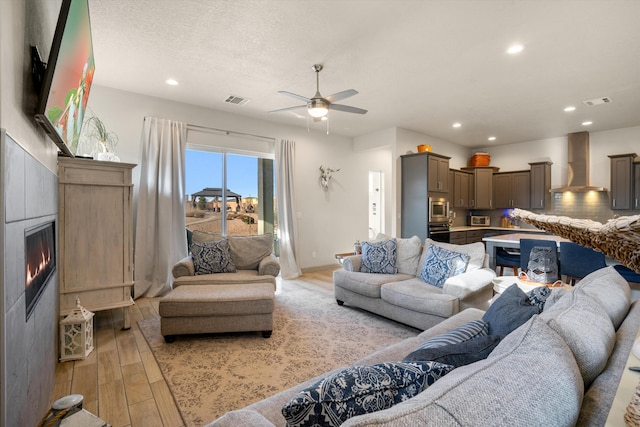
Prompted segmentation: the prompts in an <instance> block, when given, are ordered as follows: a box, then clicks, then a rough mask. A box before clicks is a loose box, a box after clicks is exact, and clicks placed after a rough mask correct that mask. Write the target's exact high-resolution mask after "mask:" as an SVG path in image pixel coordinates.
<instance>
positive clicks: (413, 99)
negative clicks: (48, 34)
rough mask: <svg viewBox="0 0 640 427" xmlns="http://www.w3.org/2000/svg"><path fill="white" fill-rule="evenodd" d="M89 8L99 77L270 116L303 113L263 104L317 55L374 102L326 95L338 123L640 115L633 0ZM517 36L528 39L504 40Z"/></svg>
mask: <svg viewBox="0 0 640 427" xmlns="http://www.w3.org/2000/svg"><path fill="white" fill-rule="evenodd" d="M90 12H91V19H92V28H93V38H94V52H95V58H96V75H95V80H94V82H95V83H96V84H99V85H103V86H108V87H113V88H118V89H122V90H126V91H132V92H137V93H141V94H146V95H152V96H157V97H161V98H168V99H173V100H176V101H181V102H185V103H189V104H195V105H200V106H204V107H208V108H212V109H216V110H222V111H226V112H229V113H234V114H240V115H244V116H249V117H255V118H259V119H262V120H270V121H275V122H280V123H284V124H287V125H294V126H300V127H306V126H307V119H306V116H305V111H304V109H301V110H296V111H295V112H294V113H291V112H288V113H268V112H269V111H270V110H275V109H280V108H285V107H289V106H293V105H299V104H300V101H297V100H295V99H293V98H289V97H286V96H284V95H281V94H278V93H277V92H278V91H279V90H286V91H290V92H293V93H296V94H299V95H303V96H306V97H311V96H313V94H314V93H315V84H316V83H315V75H314V72H313V71H312V69H311V67H312V65H313V64H316V63H320V64H323V65H324V67H325V69H324V70H323V71H322V72H321V73H320V91H321V93H322V95H323V96H328V95H330V94H332V93H335V92H339V91H342V90H346V89H352V88H353V89H356V90H357V91H358V92H360V93H359V94H358V95H356V96H353V97H351V98H348V99H345V100H343V101H340V103H341V104H346V105H353V106H356V107H360V108H364V109H367V110H369V112H368V113H367V114H366V115H364V116H362V115H357V114H349V113H345V112H340V111H331V112H330V113H329V116H330V131H331V132H332V133H336V134H342V135H347V136H359V135H363V134H367V133H371V132H375V131H378V130H381V129H386V128H390V127H394V126H398V127H402V128H406V129H409V130H413V131H416V132H420V133H424V134H427V135H431V136H434V137H437V138H441V139H444V140H447V141H453V142H456V143H458V144H461V145H465V146H468V147H481V146H487V145H490V144H492V143H489V142H487V137H488V136H491V135H494V136H496V137H497V140H496V141H495V142H494V143H493V144H507V143H514V142H521V141H532V140H538V139H544V138H550V137H557V136H561V135H564V134H566V133H569V132H576V131H581V130H589V131H591V132H593V131H600V130H607V129H616V128H623V127H629V126H638V125H640V25H639V24H638V17H639V16H640V1H638V0H623V1H620V0H606V1H604V0H603V1H596V0H590V1H585V0H580V1H565V0H553V1H552V0H549V1H546V0H535V1H532V0H522V1H498V0H469V1H465V0H458V1H449V0H447V1H429V0H424V1H408V0H395V1H392V0H370V1H360V0H350V1H346V0H342V1H338V0H324V1H310V0H286V1H285V0H270V1H256V0H228V1H226V0H225V1H222V0H209V1H205V0H200V1H196V0H136V1H134V0H90ZM514 42H519V43H522V44H524V45H525V46H526V48H525V50H524V51H523V52H522V53H521V54H519V55H515V56H513V55H507V54H506V53H505V50H506V48H507V47H508V46H509V45H510V44H512V43H514ZM167 78H174V79H176V80H178V81H179V82H180V84H179V85H178V86H168V85H166V84H165V83H164V81H165V80H166V79H167ZM229 95H236V96H241V97H246V98H249V99H250V100H251V101H250V102H249V103H247V104H246V105H243V106H238V105H232V104H229V103H225V102H224V100H225V99H226V98H227V97H228V96H229ZM603 96H607V97H610V98H611V99H612V100H613V102H611V103H609V104H605V105H600V106H594V107H587V106H585V105H584V104H583V102H582V101H584V100H588V99H593V98H597V97H603ZM567 105H574V106H576V107H577V109H576V111H574V112H573V113H565V112H563V108H564V107H565V106H567ZM584 120H591V121H593V125H592V126H590V127H588V128H585V127H583V126H582V125H581V123H582V122H583V121H584ZM454 122H460V123H462V127H461V128H459V129H453V128H452V124H453V123H454ZM311 126H312V127H319V128H320V129H324V124H322V123H316V124H313V123H312V124H311Z"/></svg>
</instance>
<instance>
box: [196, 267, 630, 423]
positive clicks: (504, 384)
mask: <svg viewBox="0 0 640 427" xmlns="http://www.w3.org/2000/svg"><path fill="white" fill-rule="evenodd" d="M500 298H503V296H501V297H500ZM493 304H496V302H494V303H493ZM483 313H484V312H483V311H482V310H478V309H474V308H469V309H466V310H463V311H462V312H460V313H458V314H456V315H454V316H452V317H451V318H448V319H446V320H444V321H443V322H441V323H439V324H437V325H435V326H434V327H432V328H430V329H428V330H426V331H424V332H422V333H421V334H420V335H418V336H417V337H414V338H408V339H405V340H403V341H401V342H399V343H396V344H394V345H391V346H389V347H387V348H385V349H382V350H380V351H377V352H375V353H373V354H371V355H369V356H367V357H364V358H363V359H360V360H358V361H356V362H355V363H354V365H368V364H376V363H382V362H390V361H398V360H402V359H403V358H404V357H405V356H406V355H407V354H408V353H410V352H412V351H413V350H414V349H415V348H416V347H417V346H418V345H419V344H420V343H422V342H423V341H425V340H426V339H428V338H431V337H434V336H436V335H439V334H442V333H444V332H447V331H450V330H452V329H454V328H456V327H458V326H461V325H463V324H465V323H467V322H469V321H471V320H476V319H480V318H482V317H483ZM639 326H640V303H638V302H634V303H633V304H631V297H630V289H629V285H628V283H627V282H626V281H625V280H624V279H623V278H622V277H621V276H620V275H619V274H618V273H617V272H616V271H615V270H614V269H613V268H611V267H607V268H604V269H601V270H598V271H596V272H594V273H592V274H591V275H589V276H587V277H586V278H584V279H583V280H582V281H580V282H579V283H578V284H577V285H576V286H575V288H574V289H573V290H569V291H566V290H563V289H554V290H553V291H552V293H551V295H550V296H549V298H548V299H547V302H546V305H545V306H544V311H543V312H542V313H541V314H535V315H533V317H531V318H530V319H529V320H528V321H526V323H524V324H522V325H521V326H520V327H518V328H517V329H515V330H514V331H513V332H511V333H510V334H508V335H507V336H506V337H504V338H503V339H502V341H501V342H500V343H499V344H498V346H497V347H495V349H494V350H493V351H492V352H491V354H489V356H488V357H487V358H486V359H484V360H480V361H477V362H475V363H471V364H468V365H466V366H461V367H458V368H456V369H454V370H453V371H451V372H450V373H448V374H447V375H445V376H444V377H442V378H440V379H439V380H437V381H436V382H435V383H433V385H431V386H430V387H428V388H427V389H426V390H424V391H423V392H421V393H419V394H418V395H417V396H415V397H413V398H411V399H408V400H406V401H404V402H402V403H399V404H396V405H395V406H392V407H391V408H389V409H385V410H382V411H378V412H373V413H370V414H366V415H360V416H356V417H353V418H351V419H349V420H347V421H346V422H345V423H344V424H342V425H343V426H345V427H354V426H372V425H375V426H390V427H391V426H393V427H397V426H401V427H402V426H406V427H409V426H416V425H434V426H474V427H476V426H510V427H511V426H543V425H544V426H571V425H579V426H602V425H604V424H605V421H606V419H607V416H608V413H609V409H610V407H611V404H612V402H613V399H614V396H615V393H616V389H617V386H618V383H619V382H620V378H621V376H622V372H623V370H624V369H625V364H626V360H627V358H628V355H629V353H630V351H631V348H632V346H633V342H634V340H635V337H636V333H637V331H638V327H639ZM334 372H335V371H334ZM328 374H329V373H328ZM328 374H325V375H322V376H320V377H317V378H314V379H310V380H308V381H306V382H304V383H302V384H299V385H297V386H295V387H293V388H291V389H288V390H285V391H282V392H280V393H278V394H276V395H274V396H271V397H269V398H267V399H264V400H262V401H259V402H256V403H254V404H252V405H250V406H248V407H246V408H244V409H241V410H237V411H232V412H229V413H227V414H225V415H224V416H223V417H221V418H219V419H218V420H216V421H214V422H212V423H210V424H209V426H216V427H223V426H234V427H238V426H284V425H286V421H285V419H284V417H283V415H282V413H281V409H282V407H283V406H284V405H285V404H286V403H288V402H289V401H290V400H291V399H292V398H293V397H294V396H295V395H296V394H297V393H298V392H300V391H301V390H303V389H304V388H306V387H309V386H311V385H313V384H314V383H316V382H317V381H318V380H319V379H321V378H323V377H326V375H328ZM620 416H621V417H622V416H623V414H621V415H620Z"/></svg>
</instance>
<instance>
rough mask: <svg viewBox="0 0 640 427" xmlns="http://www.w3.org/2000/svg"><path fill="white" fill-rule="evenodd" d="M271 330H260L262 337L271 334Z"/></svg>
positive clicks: (267, 336)
mask: <svg viewBox="0 0 640 427" xmlns="http://www.w3.org/2000/svg"><path fill="white" fill-rule="evenodd" d="M271 332H272V331H262V337H263V338H269V337H270V336H271Z"/></svg>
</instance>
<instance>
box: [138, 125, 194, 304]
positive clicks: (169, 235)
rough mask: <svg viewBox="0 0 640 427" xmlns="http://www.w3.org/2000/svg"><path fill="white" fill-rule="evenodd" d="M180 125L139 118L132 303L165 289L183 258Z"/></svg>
mask: <svg viewBox="0 0 640 427" xmlns="http://www.w3.org/2000/svg"><path fill="white" fill-rule="evenodd" d="M186 129H187V128H186V124H185V123H180V122H175V121H172V120H166V119H160V118H156V117H145V118H144V124H143V128H142V140H141V156H140V158H141V162H140V163H141V164H140V189H139V191H138V211H137V212H138V213H137V216H136V238H135V259H134V265H135V286H134V297H135V298H139V297H142V296H146V297H155V296H159V295H163V294H165V293H166V292H168V291H169V290H170V289H171V282H172V278H173V276H172V274H171V268H172V267H173V265H174V264H175V263H176V262H177V261H179V260H181V259H182V258H184V257H186V256H187V237H186V231H185V228H186V222H185V194H184V179H185V178H184V157H185V148H186Z"/></svg>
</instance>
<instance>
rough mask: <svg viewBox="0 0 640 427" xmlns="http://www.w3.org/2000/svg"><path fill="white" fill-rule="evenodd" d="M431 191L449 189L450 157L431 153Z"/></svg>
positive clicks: (446, 190) (444, 191) (445, 190)
mask: <svg viewBox="0 0 640 427" xmlns="http://www.w3.org/2000/svg"><path fill="white" fill-rule="evenodd" d="M429 191H435V192H441V193H447V192H448V191H449V159H448V158H446V157H440V156H437V155H434V154H429Z"/></svg>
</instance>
